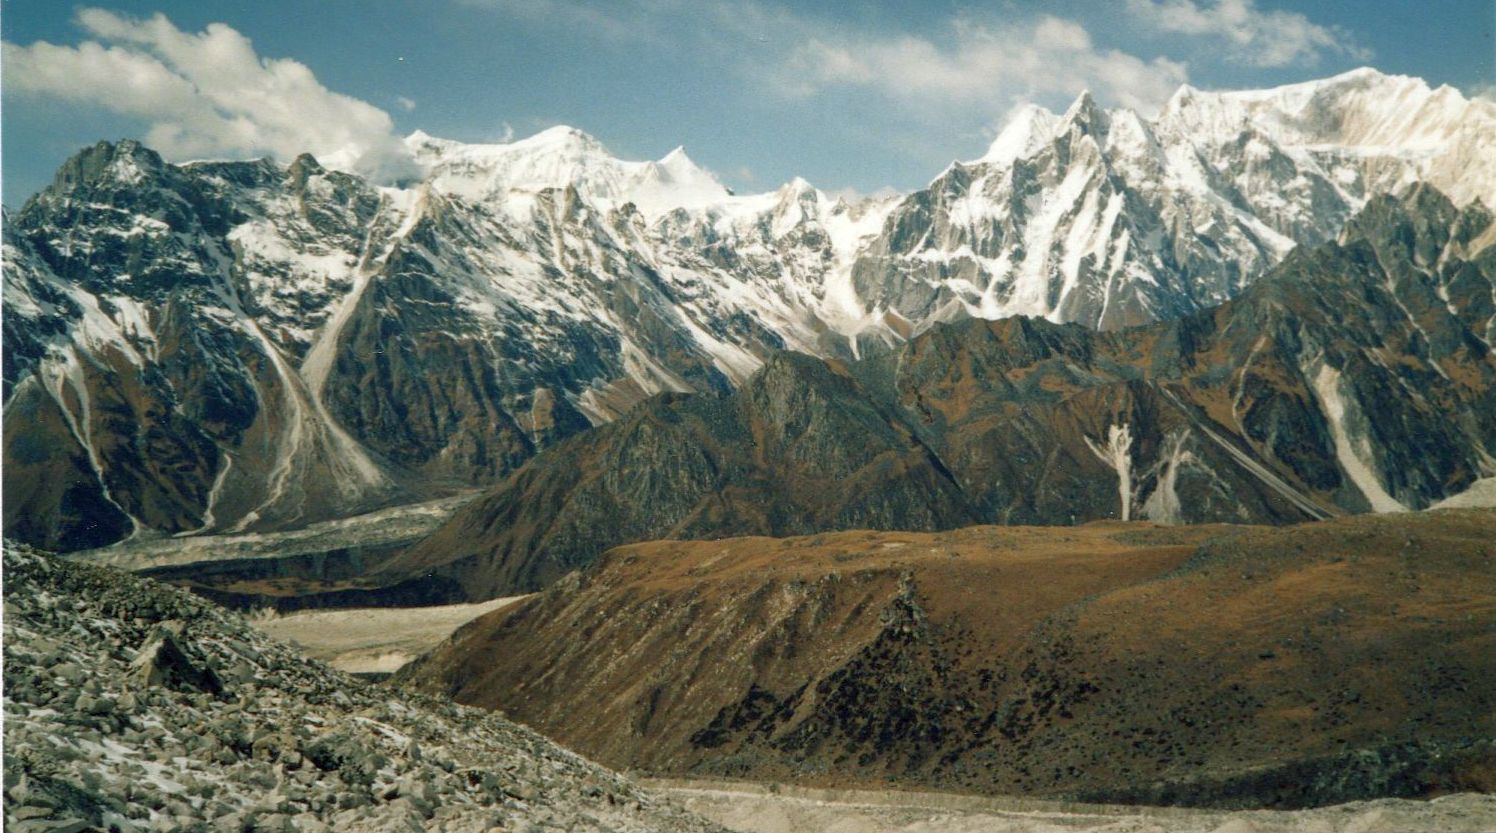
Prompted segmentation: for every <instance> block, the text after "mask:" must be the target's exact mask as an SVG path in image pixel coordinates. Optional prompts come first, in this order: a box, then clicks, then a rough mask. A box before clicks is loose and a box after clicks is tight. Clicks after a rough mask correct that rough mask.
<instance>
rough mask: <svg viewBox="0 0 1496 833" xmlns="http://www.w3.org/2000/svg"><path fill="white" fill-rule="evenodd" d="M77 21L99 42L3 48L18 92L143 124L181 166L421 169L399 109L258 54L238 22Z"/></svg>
mask: <svg viewBox="0 0 1496 833" xmlns="http://www.w3.org/2000/svg"><path fill="white" fill-rule="evenodd" d="M76 21H77V23H78V25H79V26H80V27H81V28H82V29H83V30H84V31H85V32H87V33H88V34H89V35H90V36H91V38H92V39H91V40H85V41H84V42H82V43H80V44H79V45H77V46H58V45H54V44H50V43H46V42H44V41H38V42H37V43H33V44H31V45H29V46H22V45H17V44H12V43H9V42H7V43H5V44H4V47H3V61H4V63H3V68H0V69H3V74H4V78H5V85H6V92H7V94H11V95H33V96H46V97H49V98H52V99H55V100H61V101H69V102H75V103H78V104H82V105H88V106H94V107H99V108H102V109H105V110H109V111H112V112H115V113H119V114H122V115H126V116H132V117H136V118H140V119H142V120H144V121H145V122H147V123H148V124H149V130H148V132H147V133H146V135H145V137H144V139H145V141H146V143H147V144H148V145H150V146H151V147H153V148H155V149H157V150H159V151H160V152H161V153H162V154H164V155H165V156H167V157H168V158H172V159H189V158H202V157H226V156H227V157H246V156H262V155H269V156H273V157H276V158H279V159H283V160H284V159H290V158H293V157H295V156H296V155H297V154H300V153H304V152H310V153H312V154H313V155H315V156H316V157H317V158H318V159H319V160H321V161H322V162H323V163H324V164H326V165H329V166H330V167H336V168H341V169H345V170H354V171H358V172H360V173H364V174H369V175H373V176H376V177H379V178H391V177H397V176H403V175H406V174H408V173H410V172H411V169H410V166H411V165H412V163H411V162H410V160H409V156H408V154H407V153H406V152H405V149H404V147H403V145H402V144H401V142H400V140H399V139H398V138H397V137H396V136H395V135H394V132H393V131H394V124H393V122H392V121H391V119H390V116H389V114H388V113H386V112H385V111H383V110H381V109H379V108H378V107H375V106H373V105H372V104H369V103H367V102H364V101H360V100H358V99H356V98H352V97H350V96H346V95H342V94H339V93H335V92H332V91H331V90H329V89H327V88H326V87H324V86H323V85H322V84H321V83H320V82H319V81H318V80H317V78H316V76H315V75H313V74H312V71H311V70H310V69H308V68H307V66H306V65H305V64H302V63H300V62H298V61H294V60H289V59H284V58H263V57H261V56H259V55H258V54H256V53H255V50H254V47H253V45H252V44H251V43H250V41H249V39H248V38H246V37H244V35H242V34H240V33H239V32H238V31H236V30H234V29H233V28H232V27H229V26H227V25H225V24H222V23H213V24H209V25H208V27H207V28H206V29H205V30H204V31H202V32H200V33H191V32H184V31H182V30H180V29H178V28H177V27H176V26H175V25H173V24H172V22H171V21H170V20H168V19H167V18H166V17H165V16H164V15H161V14H157V15H155V16H153V17H151V18H150V19H147V20H137V19H133V18H129V17H124V16H121V15H117V14H114V13H113V12H108V11H105V10H103V9H94V8H89V9H83V10H81V11H79V12H78V14H77V18H76Z"/></svg>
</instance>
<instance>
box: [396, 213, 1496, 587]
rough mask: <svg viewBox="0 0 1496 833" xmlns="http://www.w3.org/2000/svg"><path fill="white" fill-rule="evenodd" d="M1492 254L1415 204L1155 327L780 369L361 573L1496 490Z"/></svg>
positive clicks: (929, 344) (657, 403)
mask: <svg viewBox="0 0 1496 833" xmlns="http://www.w3.org/2000/svg"><path fill="white" fill-rule="evenodd" d="M1493 241H1496V221H1493V217H1492V215H1491V213H1490V212H1489V211H1487V210H1486V209H1485V208H1484V207H1482V206H1480V205H1471V206H1468V207H1466V208H1464V209H1460V208H1456V207H1455V205H1454V204H1453V203H1451V202H1450V201H1449V199H1448V198H1446V197H1445V196H1443V195H1442V194H1440V193H1439V192H1437V191H1435V190H1434V189H1432V188H1426V187H1420V188H1417V189H1415V190H1414V191H1412V192H1410V193H1409V194H1408V195H1406V196H1405V197H1403V198H1393V197H1378V198H1376V199H1374V200H1372V201H1371V202H1370V203H1369V204H1368V205H1367V206H1366V208H1365V209H1364V210H1362V211H1361V213H1359V214H1358V215H1356V217H1355V218H1354V219H1353V220H1352V221H1351V222H1350V223H1349V224H1348V225H1347V227H1346V229H1345V230H1344V232H1343V233H1342V235H1341V237H1340V238H1339V239H1338V240H1337V241H1334V242H1331V243H1326V244H1325V245H1322V246H1319V247H1315V248H1310V249H1303V250H1299V251H1297V252H1296V253H1295V254H1294V255H1292V256H1290V257H1289V258H1288V259H1287V260H1286V261H1284V262H1283V263H1282V264H1280V265H1279V266H1277V267H1276V268H1274V269H1273V270H1272V271H1271V272H1270V273H1269V274H1268V275H1265V276H1264V277H1263V278H1261V279H1260V280H1259V281H1258V282H1257V283H1255V284H1253V285H1252V286H1251V287H1250V288H1248V289H1247V290H1246V291H1245V292H1244V293H1243V294H1242V295H1241V296H1240V297H1238V298H1236V299H1234V300H1232V301H1229V302H1227V303H1225V304H1222V305H1221V306H1219V307H1216V308H1215V309H1212V310H1208V311H1205V312H1202V313H1199V314H1196V315H1191V316H1187V317H1185V318H1181V319H1177V320H1174V321H1168V322H1161V323H1158V324H1153V325H1150V326H1146V327H1134V328H1129V329H1125V330H1119V331H1115V332H1105V333H1100V332H1096V331H1094V330H1089V329H1086V328H1084V327H1081V326H1078V325H1074V324H1070V325H1061V324H1053V323H1051V322H1049V321H1045V320H1042V319H1029V318H1009V319H1004V320H1000V321H992V322H988V321H963V322H958V323H955V324H950V325H942V326H938V327H935V328H933V329H931V330H929V331H928V332H926V333H924V334H922V335H919V336H917V337H915V338H913V339H911V340H910V341H909V342H908V343H907V344H905V345H903V346H902V347H900V348H899V349H898V350H896V351H893V352H891V353H889V354H887V355H883V356H880V357H876V358H869V359H864V360H862V361H858V362H836V361H830V362H827V361H822V360H820V359H816V358H813V357H809V356H796V355H790V354H780V355H778V356H776V357H774V358H772V359H770V360H769V361H768V362H767V363H766V364H765V366H764V367H763V368H762V369H760V370H759V371H758V372H757V373H756V374H754V375H753V376H752V377H751V378H750V379H748V380H747V381H746V382H745V383H744V384H743V385H742V386H741V387H740V388H739V389H738V390H737V391H736V392H735V393H733V394H732V395H730V396H713V395H670V396H662V397H657V398H654V399H651V400H649V401H647V402H645V403H644V404H642V405H640V406H639V407H638V408H636V409H634V410H633V411H631V412H629V413H628V414H626V415H625V416H623V417H621V418H620V419H618V420H616V421H614V422H612V423H610V424H608V425H605V426H602V427H600V428H598V429H596V430H594V431H591V432H588V433H587V434H585V435H583V436H579V437H575V438H572V439H570V440H567V441H565V442H562V443H560V444H558V445H557V446H555V447H553V448H551V449H548V450H547V451H545V452H543V453H541V454H540V455H539V456H537V457H535V458H534V459H532V460H531V461H529V462H528V463H527V464H526V465H525V466H523V467H522V468H521V469H520V470H519V471H517V472H516V473H515V474H514V475H512V476H511V477H510V478H508V479H507V480H506V481H504V482H503V483H501V484H500V485H499V486H497V487H496V488H494V489H493V490H491V491H490V492H489V493H488V494H486V495H484V496H483V497H481V498H479V499H477V500H475V501H473V502H472V503H470V504H467V505H466V506H465V507H463V508H462V509H461V510H460V511H458V513H457V514H456V515H455V516H454V517H453V518H452V519H451V520H450V521H448V522H447V523H446V524H445V525H443V526H442V527H439V528H438V529H436V530H435V531H434V532H432V534H431V535H430V537H429V538H427V539H426V540H424V541H422V542H420V543H418V544H416V545H415V546H413V547H411V548H410V549H409V550H407V551H405V552H403V553H401V554H400V555H398V556H397V557H396V558H394V559H393V560H392V561H391V562H390V563H389V564H387V565H386V567H385V568H384V569H385V575H383V576H382V577H380V578H379V579H378V580H379V581H382V582H384V583H387V584H388V583H395V582H398V581H403V580H411V579H412V578H413V577H427V578H428V579H431V578H434V579H436V580H440V581H443V582H453V581H455V582H458V583H459V584H460V585H461V587H462V588H463V592H465V593H466V594H467V595H468V597H469V598H473V599H482V598H490V597H493V596H498V595H507V594H510V593H512V592H516V591H521V592H522V591H527V590H533V589H536V588H538V587H541V586H543V585H544V584H545V583H547V582H549V581H551V580H554V579H555V578H557V577H559V576H560V575H562V574H564V573H565V572H566V571H567V570H570V569H572V568H574V567H576V566H578V565H581V564H585V563H587V562H588V561H589V560H590V559H592V558H594V557H596V556H597V555H598V554H599V553H601V552H603V551H604V550H605V549H607V548H608V547H611V546H616V545H618V544H623V543H628V542H632V541H643V540H652V539H659V538H694V539H703V538H716V537H723V536H729V535H775V536H783V535H800V534H808V533H813V532H825V531H830V530H836V529H850V528H859V527H860V528H876V529H911V530H935V529H950V528H954V527H958V526H963V525H967V524H970V523H973V522H977V523H1005V524H1008V523H1028V524H1072V523H1076V522H1084V521H1088V520H1097V519H1103V518H1117V517H1120V518H1123V519H1126V518H1128V517H1134V518H1136V517H1144V518H1148V519H1150V520H1154V521H1157V522H1160V523H1202V522H1231V523H1241V522H1248V523H1289V522H1295V521H1302V520H1308V519H1315V518H1328V517H1334V516H1337V515H1342V514H1346V513H1354V512H1365V511H1368V510H1372V511H1378V512H1398V511H1406V510H1410V509H1422V508H1425V507H1427V506H1429V505H1431V504H1433V503H1435V502H1437V501H1439V500H1440V499H1442V498H1445V497H1447V496H1449V495H1452V494H1456V493H1459V492H1461V491H1463V490H1465V489H1466V488H1467V487H1469V486H1470V485H1471V484H1472V483H1474V482H1475V481H1476V480H1478V479H1479V478H1482V477H1490V476H1492V475H1496V352H1493V349H1492V348H1493V345H1496V246H1491V245H1490V244H1491V242H1493Z"/></svg>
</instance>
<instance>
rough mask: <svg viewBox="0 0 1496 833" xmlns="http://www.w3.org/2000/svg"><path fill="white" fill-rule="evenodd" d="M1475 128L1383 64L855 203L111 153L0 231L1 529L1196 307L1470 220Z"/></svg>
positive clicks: (44, 539)
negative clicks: (388, 180) (1000, 335)
mask: <svg viewBox="0 0 1496 833" xmlns="http://www.w3.org/2000/svg"><path fill="white" fill-rule="evenodd" d="M1493 121H1496V116H1493V109H1492V105H1491V104H1490V102H1489V101H1486V100H1483V99H1466V98H1464V97H1463V96H1461V95H1460V93H1458V92H1457V91H1455V90H1453V89H1450V88H1448V87H1441V88H1438V89H1430V88H1429V87H1428V86H1427V85H1426V84H1424V83H1423V82H1421V81H1419V80H1417V79H1412V78H1403V77H1397V76H1387V75H1383V74H1380V73H1377V72H1375V71H1371V70H1360V71H1356V72H1352V73H1347V74H1345V75H1341V76H1336V77H1335V78H1331V79H1325V80H1323V81H1317V82H1312V83H1308V84H1298V85H1291V86H1288V87H1282V88H1276V89H1273V90H1265V91H1256V92H1238V93H1205V92H1202V91H1198V90H1193V89H1190V88H1184V89H1181V90H1180V91H1179V93H1178V95H1176V96H1175V97H1174V98H1173V99H1172V100H1171V101H1170V103H1169V105H1168V106H1167V107H1166V108H1165V109H1164V111H1163V112H1162V113H1161V114H1160V115H1159V116H1158V117H1157V118H1155V119H1144V118H1142V117H1140V116H1138V115H1137V114H1136V113H1133V112H1130V111H1126V110H1116V111H1105V110H1102V109H1101V108H1099V107H1097V106H1096V105H1095V103H1094V102H1093V101H1092V100H1091V99H1090V98H1089V97H1088V96H1082V97H1081V98H1080V99H1079V100H1078V101H1077V102H1076V103H1075V104H1074V105H1073V106H1072V107H1071V108H1070V109H1069V110H1068V111H1067V112H1065V113H1063V114H1053V113H1048V112H1046V111H1041V110H1037V109H1032V108H1030V109H1025V110H1022V111H1020V112H1019V113H1017V114H1016V115H1015V116H1014V117H1013V118H1012V120H1011V122H1010V123H1009V124H1008V125H1007V126H1006V128H1005V129H1004V130H1003V132H1002V134H1001V135H1000V136H999V137H998V139H997V141H996V142H994V144H993V146H992V148H991V149H990V150H989V152H988V153H987V154H985V155H984V156H983V157H982V158H980V159H978V160H973V161H971V162H965V163H955V164H953V165H952V166H951V167H950V168H948V169H947V170H946V171H944V172H942V173H941V174H939V175H938V176H937V177H936V178H935V179H934V180H933V181H932V182H931V184H930V185H929V186H928V187H927V188H924V189H921V190H919V191H916V192H914V193H912V194H908V195H903V196H900V197H897V198H891V199H879V200H871V201H867V202H863V203H859V204H856V205H852V204H848V203H846V202H844V201H842V200H839V199H834V198H831V197H829V196H827V195H826V194H825V193H823V192H821V191H818V190H817V189H816V188H814V187H813V186H811V185H810V184H809V183H806V182H804V181H803V180H795V181H793V182H791V183H788V184H786V185H785V186H784V187H782V188H780V189H777V190H775V191H770V192H768V193H764V194H758V195H745V196H738V195H732V194H730V193H728V191H727V190H726V189H725V188H723V187H722V186H721V184H720V183H718V182H717V181H716V180H715V179H714V178H713V177H712V176H711V174H709V173H708V172H706V171H704V170H702V169H701V168H699V167H697V166H696V165H695V164H694V163H692V162H691V160H690V159H689V158H688V157H687V156H686V154H685V153H684V151H682V150H679V149H678V150H676V151H674V152H672V153H670V154H668V155H667V156H665V157H664V158H662V159H660V160H657V161H647V162H629V161H624V160H619V159H617V158H614V157H613V156H612V155H611V154H609V153H608V152H607V150H606V149H605V148H604V147H603V146H602V145H601V144H599V143H598V142H597V141H596V140H594V139H592V138H591V137H589V136H587V135H586V134H584V133H581V132H580V131H577V130H574V129H571V128H565V127H559V128H553V129H550V130H547V131H544V132H542V133H541V134H538V135H536V136H533V137H530V138H527V139H523V140H520V141H516V142H511V143H508V144H502V145H465V144H462V143H458V142H451V141H447V140H442V139H438V138H434V137H431V136H427V135H425V134H421V133H417V134H413V135H412V136H410V137H408V139H407V140H406V142H405V150H406V152H408V154H409V155H410V158H411V160H412V163H413V167H414V168H415V169H419V170H420V171H421V174H420V175H419V176H418V177H416V178H414V179H412V180H410V181H406V182H401V183H396V184H394V185H386V186H378V185H375V184H373V183H370V182H368V181H366V180H364V179H361V178H359V177H357V176H353V175H349V174H346V173H342V172H339V171H336V170H329V169H326V168H324V167H323V166H322V165H321V164H320V163H319V162H318V161H317V160H315V159H313V158H312V157H310V156H302V157H300V158H297V159H296V160H294V161H293V162H292V163H291V164H289V165H281V164H277V163H273V162H269V161H263V160H262V161H254V162H194V163H188V164H182V165H175V164H168V163H167V162H165V161H163V160H162V159H161V157H160V156H158V155H157V154H156V153H154V152H153V151H151V150H150V149H148V148H145V147H142V146H141V145H140V144H138V143H136V142H133V141H122V142H118V143H108V142H104V143H100V144H98V145H97V146H95V147H92V148H87V149H84V150H82V151H81V152H79V153H78V154H77V155H76V156H75V157H73V158H72V159H71V160H69V161H68V162H67V163H66V164H65V165H64V166H63V167H62V168H61V169H60V170H59V171H58V174H57V177H56V180H55V182H54V183H53V184H52V185H51V186H50V187H49V188H47V189H45V190H43V191H42V192H41V193H39V194H37V195H36V196H35V197H33V198H32V199H31V200H29V201H28V202H27V203H26V204H25V205H24V206H22V207H21V208H20V209H19V210H18V211H16V212H14V213H12V214H9V215H8V216H7V217H6V221H5V224H4V225H5V230H4V301H5V304H4V337H5V343H6V351H5V356H4V362H5V365H4V368H3V398H4V403H5V404H4V407H5V416H6V422H7V424H8V425H10V426H12V429H11V430H9V431H7V432H6V434H5V438H4V462H5V467H4V470H5V474H4V478H5V495H6V497H5V507H4V510H5V512H4V514H5V533H6V535H7V536H10V537H14V538H17V539H19V540H24V541H27V542H30V543H32V544H36V545H41V546H45V547H48V548H51V549H58V550H76V549H86V548H91V547H97V546H101V545H104V544H109V543H113V542H116V541H120V540H124V539H131V540H135V541H140V540H147V539H150V538H152V537H159V536H175V535H196V534H206V533H212V532H229V533H233V532H245V531H248V532H263V531H272V530H280V529H291V528H298V527H301V526H305V525H307V524H311V523H315V522H318V521H322V520H327V519H329V518H342V517H347V516H350V515H355V514H359V513H362V512H366V511H368V510H371V509H375V508H380V507H385V506H390V505H395V504H400V503H406V502H411V501H419V500H425V499H428V498H432V497H439V496H442V495H445V494H449V493H452V492H453V491H455V490H459V489H462V488H467V487H471V486H475V485H476V486H488V485H491V484H492V483H494V482H497V481H498V480H500V479H501V478H503V477H504V476H506V475H508V474H509V473H511V472H513V471H514V470H515V469H517V468H518V467H519V466H521V465H522V464H523V463H524V462H525V461H526V460H528V459H530V458H531V457H533V456H534V455H535V454H536V453H537V451H539V450H541V449H544V448H548V447H550V446H553V445H555V444H556V443H557V442H558V441H560V440H563V439H565V438H567V437H569V436H572V435H575V434H577V433H578V432H581V431H583V430H584V429H587V428H589V427H592V426H595V425H599V424H602V423H606V422H608V421H610V420H613V419H615V418H617V417H618V416H620V415H622V414H624V413H626V412H627V411H628V410H629V408H630V407H632V406H633V405H634V404H636V403H638V402H639V401H641V400H642V399H644V398H646V397H648V396H649V395H651V394H657V393H662V392H671V391H677V392H678V391H691V392H695V393H699V394H726V393H728V392H730V391H732V390H735V389H737V388H738V387H739V386H740V385H741V384H742V383H743V382H744V381H745V380H746V379H748V378H749V377H750V376H751V375H752V374H753V373H754V372H755V371H756V370H757V369H758V368H759V367H760V365H761V364H762V363H763V362H764V361H765V360H766V359H767V357H768V356H770V355H771V354H773V353H774V352H775V351H777V350H781V349H792V350H796V351H800V352H803V353H807V354H810V355H816V356H820V357H822V358H827V359H851V358H854V357H868V356H873V355H881V354H885V353H886V352H887V351H888V350H890V349H893V348H896V347H897V346H898V345H900V344H903V343H904V342H905V341H907V340H908V339H909V338H910V337H911V336H916V335H918V334H920V333H923V332H926V331H927V330H929V329H930V328H931V327H932V326H934V325H935V324H937V323H938V322H942V321H952V320H956V319H963V318H969V317H978V318H989V319H990V318H1001V317H1006V316H1013V315H1028V316H1033V317H1039V318H1043V319H1045V320H1049V321H1054V322H1080V323H1082V324H1084V325H1087V326H1090V327H1096V328H1102V329H1108V330H1110V329H1115V328H1117V327H1121V326H1124V325H1129V324H1141V323H1145V322H1149V321H1154V320H1159V319H1171V318H1176V317H1178V316H1181V315H1186V314H1192V313H1198V312H1199V311H1201V310H1203V309H1206V308H1208V307H1210V306H1212V305H1214V304H1217V303H1219V302H1221V301H1223V300H1226V299H1227V298H1229V297H1233V296H1234V295H1236V294H1238V293H1239V292H1240V291H1241V290H1242V289H1243V288H1244V287H1246V286H1247V285H1249V284H1250V283H1251V282H1252V281H1253V280H1255V279H1256V278H1257V277H1258V276H1259V275H1260V274H1262V273H1263V272H1264V271H1265V270H1266V269H1268V268H1269V267H1271V266H1272V265H1273V264H1275V263H1278V262H1280V261H1281V259H1282V258H1284V257H1285V256H1286V255H1287V254H1288V252H1289V251H1290V250H1292V249H1293V247H1294V246H1295V245H1296V244H1302V245H1313V244H1318V243H1322V242H1325V241H1328V240H1331V239H1333V238H1335V236H1336V235H1337V234H1339V232H1340V229H1341V228H1342V226H1343V225H1344V224H1345V222H1346V221H1347V220H1348V219H1349V218H1350V217H1352V216H1354V214H1355V213H1356V212H1357V211H1359V210H1360V209H1362V208H1363V207H1364V206H1365V205H1366V204H1367V202H1368V201H1369V200H1371V199H1372V198H1374V197H1375V196H1377V195H1378V194H1383V193H1389V192H1395V193H1398V194H1402V193H1405V192H1406V191H1407V190H1408V189H1410V188H1412V187H1414V186H1416V185H1418V184H1420V183H1426V184H1430V185H1433V186H1435V187H1437V188H1440V189H1442V190H1444V191H1446V192H1447V193H1448V194H1449V195H1450V196H1451V198H1452V199H1453V201H1454V202H1455V204H1456V205H1458V206H1461V207H1464V206H1467V205H1475V204H1476V203H1477V201H1478V200H1484V201H1485V202H1486V203H1487V204H1490V203H1491V202H1492V200H1493V197H1496V182H1493V181H1492V180H1491V178H1490V176H1489V175H1487V174H1486V172H1487V171H1488V170H1491V169H1493V168H1496V165H1492V164H1489V162H1490V161H1491V158H1492V157H1491V154H1492V153H1493V152H1496V151H1493V148H1496V143H1493V141H1492V139H1491V137H1492V136H1496V130H1493V129H1492V124H1493ZM1440 288H1441V289H1449V288H1450V287H1448V286H1445V285H1444V284H1442V283H1441V284H1440ZM1454 303H1463V302H1462V301H1458V300H1457V301H1455V302H1454ZM1406 306H1407V307H1408V309H1410V310H1412V314H1414V315H1417V316H1419V319H1418V322H1417V323H1418V324H1420V325H1421V326H1424V327H1426V328H1427V327H1428V326H1429V323H1428V322H1426V321H1424V320H1423V316H1424V314H1425V311H1424V309H1423V308H1422V307H1420V306H1417V305H1415V303H1414V302H1413V301H1411V300H1409V301H1406ZM1436 309H1437V306H1436V307H1435V310H1436ZM1429 332H1430V333H1431V337H1434V338H1436V339H1442V338H1445V336H1444V335H1442V334H1441V333H1438V332H1435V329H1430V330H1429ZM1483 338H1485V340H1486V341H1489V339H1490V334H1489V332H1488V331H1487V332H1486V333H1485V334H1484V335H1483ZM1449 346H1450V344H1449V343H1448V342H1447V341H1446V342H1443V343H1440V344H1437V345H1433V346H1432V347H1429V348H1428V349H1430V350H1435V351H1440V350H1444V349H1446V348H1448V347H1449ZM1415 349H1417V350H1425V348H1424V347H1416V348H1415ZM1353 370H1354V369H1353ZM1331 371H1333V372H1340V373H1342V374H1343V373H1344V372H1345V371H1346V368H1344V367H1341V366H1339V365H1333V364H1332V365H1331ZM1325 378H1326V379H1327V380H1330V379H1331V377H1329V376H1327V377H1325ZM1346 378H1348V379H1349V378H1350V377H1346ZM1325 384H1327V385H1331V386H1333V385H1334V383H1333V382H1332V381H1326V383H1325ZM1347 384H1365V383H1364V382H1361V381H1359V380H1356V379H1351V380H1350V381H1349V382H1348V383H1347ZM18 426H19V428H18ZM1352 442H1354V440H1352ZM1444 473H1445V474H1446V475H1448V474H1450V472H1448V471H1445V472H1444ZM1454 476H1455V479H1457V480H1458V479H1459V477H1460V475H1454ZM984 511H988V512H990V511H992V510H991V508H990V507H988V508H986V509H984Z"/></svg>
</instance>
